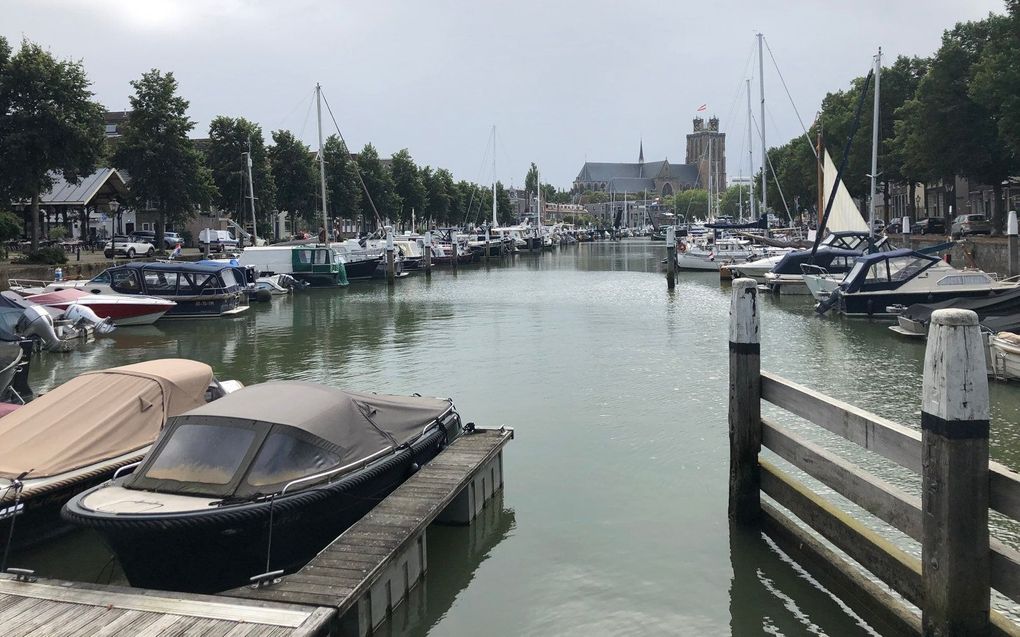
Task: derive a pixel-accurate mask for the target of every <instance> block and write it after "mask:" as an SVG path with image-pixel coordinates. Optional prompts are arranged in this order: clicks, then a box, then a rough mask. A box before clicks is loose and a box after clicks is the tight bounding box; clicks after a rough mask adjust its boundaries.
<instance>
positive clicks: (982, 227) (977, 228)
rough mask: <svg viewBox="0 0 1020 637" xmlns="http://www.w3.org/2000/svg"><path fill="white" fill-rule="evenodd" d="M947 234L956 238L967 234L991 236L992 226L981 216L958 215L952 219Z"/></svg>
mask: <svg viewBox="0 0 1020 637" xmlns="http://www.w3.org/2000/svg"><path fill="white" fill-rule="evenodd" d="M949 233H950V234H951V235H953V236H954V237H956V238H959V237H963V236H966V235H968V234H992V224H991V223H989V222H988V220H987V219H985V216H984V215H982V214H971V215H960V216H958V217H957V218H955V219H953V225H952V227H951V228H950V229H949Z"/></svg>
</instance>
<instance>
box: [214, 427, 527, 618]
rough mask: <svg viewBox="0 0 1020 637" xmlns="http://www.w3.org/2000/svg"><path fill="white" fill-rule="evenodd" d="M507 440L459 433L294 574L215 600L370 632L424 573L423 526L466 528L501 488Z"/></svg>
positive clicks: (501, 433) (503, 434)
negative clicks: (277, 606)
mask: <svg viewBox="0 0 1020 637" xmlns="http://www.w3.org/2000/svg"><path fill="white" fill-rule="evenodd" d="M512 438H513V430H510V429H500V430H476V431H475V432H474V433H466V434H465V435H463V436H461V437H460V438H458V439H457V440H456V441H454V442H453V444H451V445H450V446H449V447H448V448H447V449H446V450H444V451H443V452H442V453H440V454H439V455H438V456H436V458H434V459H433V460H432V461H431V462H429V463H428V464H426V465H425V466H424V467H422V468H421V470H419V471H418V472H417V473H416V474H415V475H413V476H412V477H411V478H409V479H408V480H407V481H406V482H404V484H402V485H401V486H399V487H398V488H397V489H396V490H395V491H394V492H393V493H392V494H390V495H389V496H388V497H387V498H386V499H385V500H383V501H382V502H380V503H379V504H378V505H376V507H375V508H374V509H372V510H371V511H370V512H369V513H368V514H367V515H366V516H365V517H364V518H362V519H361V520H360V521H358V522H357V523H356V524H355V525H354V526H352V527H351V528H349V529H348V530H347V531H345V532H344V533H343V534H342V535H341V536H340V537H338V538H337V539H336V540H334V541H333V543H332V544H330V545H329V546H327V547H326V548H325V549H323V550H322V551H321V552H320V553H319V554H318V555H317V556H316V557H315V558H314V559H312V561H311V562H309V563H308V564H307V565H305V567H304V568H302V569H301V570H300V571H298V572H297V573H294V574H292V575H288V576H285V577H284V578H283V581H281V582H280V583H278V584H274V585H272V586H268V587H264V588H252V587H244V588H238V589H234V590H230V591H226V592H224V593H221V595H224V596H230V597H235V598H244V599H248V600H261V601H266V602H276V603H279V602H284V603H290V604H300V605H303V606H307V607H322V608H328V609H331V610H333V611H335V612H336V624H335V625H334V626H333V633H331V634H336V635H345V636H346V635H353V636H358V637H361V636H364V635H367V634H369V633H371V632H372V630H373V629H374V628H375V627H377V626H379V624H381V623H382V622H383V620H385V619H386V618H387V617H388V616H389V615H390V613H391V612H392V611H393V609H394V608H395V607H396V606H397V605H399V604H400V603H401V602H402V601H403V600H404V598H405V597H406V596H407V594H408V592H410V590H411V589H412V588H413V587H414V586H415V585H416V584H417V583H418V582H419V581H420V580H421V578H422V577H423V576H424V575H425V573H426V571H427V570H428V560H427V556H426V536H427V533H426V531H427V529H428V527H429V525H430V524H432V523H433V522H435V521H439V522H443V523H450V524H470V523H471V521H472V520H474V518H475V516H476V515H478V513H480V512H481V511H482V508H483V507H484V506H485V503H486V502H487V501H488V500H489V499H490V498H491V497H492V496H493V495H494V494H495V493H497V492H498V491H499V490H500V489H501V488H502V486H503V447H504V446H506V444H507V443H508V442H509V441H510V440H511V439H512Z"/></svg>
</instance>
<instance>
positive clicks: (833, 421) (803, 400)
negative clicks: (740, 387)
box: [761, 371, 921, 474]
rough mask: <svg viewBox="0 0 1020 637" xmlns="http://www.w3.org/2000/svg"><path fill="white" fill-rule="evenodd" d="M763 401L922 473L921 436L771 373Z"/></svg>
mask: <svg viewBox="0 0 1020 637" xmlns="http://www.w3.org/2000/svg"><path fill="white" fill-rule="evenodd" d="M761 397H762V399H763V400H767V401H768V402H770V403H772V404H773V405H776V406H778V407H782V408H783V409H785V410H787V411H789V412H790V413H792V414H796V415H797V416H800V417H801V418H804V419H805V420H809V421H811V422H813V423H815V424H816V425H819V426H820V427H824V428H825V429H828V430H829V431H831V432H832V433H834V434H836V435H838V436H842V437H843V438H846V439H847V440H849V441H850V442H853V443H855V444H857V445H860V446H861V447H863V448H865V449H868V450H869V451H874V452H875V453H877V454H879V455H880V456H882V457H884V458H888V459H889V460H892V461H893V462H895V463H897V464H899V465H901V466H903V467H906V468H907V469H910V470H911V471H914V472H915V473H918V474H919V473H920V472H921V433H920V432H919V431H915V430H913V429H910V428H909V427H904V426H903V425H901V424H899V423H896V422H893V421H891V420H889V419H887V418H882V417H881V416H876V415H875V414H872V413H870V412H868V411H865V410H863V409H859V408H857V407H854V406H853V405H850V404H848V403H845V402H843V401H841V400H837V399H835V398H831V397H829V396H825V395H824V394H820V393H818V392H816V391H814V390H812V389H809V388H807V387H804V386H803V385H799V384H797V383H795V382H793V381H790V380H786V379H785V378H781V377H779V376H776V375H774V374H770V373H769V372H764V371H763V372H762V373H761Z"/></svg>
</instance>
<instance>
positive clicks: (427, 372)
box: [11, 239, 1020, 637]
mask: <svg viewBox="0 0 1020 637" xmlns="http://www.w3.org/2000/svg"><path fill="white" fill-rule="evenodd" d="M663 256H664V246H663V244H662V243H658V244H655V243H653V242H650V241H647V240H640V239H635V240H627V241H623V242H620V243H608V242H607V243H598V244H582V245H580V246H575V247H569V248H562V249H559V250H556V251H552V252H548V253H544V254H541V255H519V256H517V257H516V258H515V259H514V261H513V262H512V264H509V263H501V264H499V265H492V266H484V265H476V266H472V267H462V268H461V269H460V271H459V272H456V273H454V272H451V271H449V270H439V271H436V272H435V273H434V275H433V276H432V278H431V280H428V279H426V278H425V277H424V276H423V275H414V276H411V277H408V278H406V279H404V280H402V281H400V282H399V283H398V284H397V285H396V286H395V288H388V287H387V286H386V285H385V284H379V283H376V282H372V283H355V284H352V285H351V286H350V287H348V288H346V289H344V290H333V291H327V290H310V291H305V292H301V293H298V294H295V295H293V296H292V297H291V298H284V299H278V300H275V301H274V302H273V303H271V304H264V305H261V306H255V307H253V308H252V311H250V312H248V313H247V315H246V316H241V317H239V318H236V319H230V320H219V321H204V322H203V321H191V322H177V323H173V322H167V323H164V324H160V325H158V326H150V327H141V328H124V329H121V330H118V331H117V333H116V334H115V335H114V338H111V339H106V340H103V341H100V342H98V343H95V344H93V345H91V346H90V347H88V348H87V349H85V350H83V351H80V352H75V353H71V354H67V355H60V356H58V355H45V357H44V358H43V360H42V361H40V363H39V364H37V365H36V366H35V369H34V370H33V386H34V387H36V388H49V387H53V386H54V385H56V384H59V383H61V382H64V381H66V380H67V379H69V378H71V377H73V376H74V375H76V374H78V373H80V372H82V371H85V370H91V369H100V368H105V367H111V366H116V365H121V364H126V363H131V362H137V361H141V360H148V359H153V358H159V357H185V358H194V359H197V360H201V361H205V362H208V363H209V364H211V365H212V366H213V368H214V369H215V371H216V374H217V376H218V377H219V378H236V379H238V380H241V381H243V382H244V383H245V384H252V383H257V382H260V381H265V380H276V379H295V380H308V381H315V382H321V383H326V384H330V385H336V386H342V387H347V388H354V389H363V390H377V391H380V392H390V393H398V394H399V393H405V394H408V393H413V392H419V393H422V394H426V395H436V396H452V397H453V398H454V400H455V402H456V405H457V407H458V408H459V410H460V413H461V414H462V416H463V417H464V418H465V419H466V420H467V421H473V422H476V423H478V424H479V425H480V426H485V427H498V426H500V425H508V426H512V427H514V428H515V429H516V430H517V437H516V440H515V441H514V442H513V443H512V445H511V446H510V447H509V449H508V450H507V453H506V466H505V471H506V479H507V483H506V490H505V493H504V495H503V496H502V497H501V498H499V499H497V500H495V501H494V503H493V504H491V505H490V508H489V509H488V510H487V512H486V514H485V516H484V517H483V518H482V519H481V521H480V523H477V524H475V525H474V526H472V527H469V528H441V529H439V530H438V531H436V532H435V533H433V532H430V535H429V542H430V545H429V568H430V571H429V574H428V577H427V579H426V583H425V585H424V586H423V587H421V588H420V589H418V590H417V591H416V592H415V594H414V595H413V597H412V598H411V600H410V603H408V604H405V605H404V606H402V607H401V608H400V609H399V610H398V612H397V613H396V614H395V616H394V618H393V620H392V621H391V622H390V623H389V624H388V625H387V626H386V629H385V631H384V634H392V635H425V634H433V635H477V634H486V635H490V636H492V637H496V636H501V635H535V634H559V635H608V634H613V635H629V634H633V635H649V634H692V635H693V634H697V635H718V634H734V635H759V634H762V633H768V634H780V635H801V634H830V635H867V634H875V632H874V631H873V630H872V629H871V628H870V627H869V626H868V625H867V623H866V622H864V621H862V620H861V619H860V618H858V617H857V616H855V615H854V614H853V613H852V612H851V611H850V610H849V609H847V608H846V607H845V606H844V605H843V604H841V603H840V602H839V601H837V600H836V599H834V598H833V597H831V596H830V595H829V594H828V593H826V592H825V591H824V590H822V589H820V588H819V587H818V586H817V585H816V584H815V583H814V582H813V580H812V579H811V578H810V577H808V576H807V575H806V574H805V573H803V571H801V570H800V569H799V568H797V567H796V566H795V565H792V564H791V563H789V562H788V561H787V560H786V559H785V558H784V557H782V556H781V555H780V554H778V553H777V552H775V551H774V550H773V549H772V548H771V546H770V545H769V543H768V542H767V540H765V539H763V538H762V537H760V536H759V535H757V534H750V535H735V536H734V535H731V533H730V531H729V527H728V524H727V519H726V508H727V502H726V494H727V472H728V465H727V463H728V442H727V415H726V408H727V347H726V341H727V338H726V335H727V327H728V326H727V320H728V319H727V313H728V308H729V289H728V287H725V286H723V287H721V286H720V284H719V280H718V276H717V275H715V274H710V273H681V274H680V275H679V281H678V285H677V287H676V290H675V291H674V292H667V290H666V284H665V279H664V277H663V276H662V274H661V273H660V272H659V270H658V268H659V260H660V259H661V258H662V257H663ZM764 301H765V302H764V311H763V313H762V339H761V340H762V352H763V354H762V355H763V368H765V369H769V370H771V371H775V372H778V373H780V374H782V375H784V376H786V377H788V378H790V379H792V380H795V381H798V382H801V383H804V384H807V385H809V386H811V387H813V388H815V389H818V390H821V391H823V392H826V393H829V394H831V395H833V396H836V397H838V398H842V399H844V400H847V401H848V402H851V403H853V404H856V405H859V406H862V407H864V408H866V409H869V410H872V411H874V412H876V413H878V414H880V415H882V416H886V417H889V418H892V419H894V420H898V421H900V422H902V423H904V424H910V425H912V426H916V424H917V422H918V420H919V413H920V412H919V393H920V384H921V366H922V362H923V356H924V344H923V342H907V341H903V340H900V339H899V338H897V337H895V335H894V334H892V333H891V332H889V331H888V330H887V329H886V324H884V323H868V322H866V321H847V320H840V319H831V318H824V319H821V318H817V317H815V316H814V315H813V312H812V309H811V303H809V302H808V300H807V299H806V298H804V297H791V298H784V299H765V300H764ZM991 393H992V406H993V414H992V418H993V424H992V445H993V451H992V453H993V456H994V457H996V459H998V460H1000V461H1002V462H1005V463H1006V464H1008V465H1010V466H1013V467H1016V466H1020V439H1018V438H1020V425H1018V420H1020V419H1018V413H1017V411H1018V409H1020V390H1018V389H1017V387H1016V386H1008V385H1004V384H998V383H993V385H992V387H991ZM285 399H286V397H281V400H285ZM874 468H875V469H876V470H877V471H878V472H879V473H882V474H884V475H886V476H888V477H889V478H890V479H893V480H902V482H903V484H904V485H905V487H906V488H908V489H911V490H915V491H916V487H915V486H914V485H913V484H912V482H911V480H910V479H909V478H908V477H904V476H900V475H899V474H897V472H896V469H895V468H892V467H888V466H885V465H882V464H881V463H879V462H877V461H876V463H875V467H874ZM11 563H12V564H15V565H18V566H29V567H32V568H35V569H36V570H37V571H38V572H39V574H40V575H43V576H51V577H67V578H72V579H82V580H88V581H101V582H106V581H111V580H112V581H114V582H117V581H118V578H119V577H120V576H119V575H118V571H117V568H116V564H115V563H113V561H112V558H111V557H110V554H109V553H108V552H107V551H106V550H105V549H104V548H103V547H102V545H101V544H99V543H98V541H97V540H96V539H95V538H94V537H92V536H91V535H87V534H83V533H79V534H74V535H71V536H69V537H66V538H64V539H62V540H60V541H58V542H55V543H54V544H52V545H50V546H48V547H45V548H43V549H40V550H36V551H34V552H32V553H28V554H22V555H17V556H14V557H12V559H11Z"/></svg>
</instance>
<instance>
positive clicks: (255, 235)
mask: <svg viewBox="0 0 1020 637" xmlns="http://www.w3.org/2000/svg"><path fill="white" fill-rule="evenodd" d="M244 155H245V159H246V160H247V161H245V164H246V165H247V169H248V199H249V200H251V236H252V240H251V244H252V245H253V246H257V245H258V243H259V228H258V223H257V222H256V220H255V185H254V184H253V183H252V181H251V137H249V138H248V152H246V153H245V154H244Z"/></svg>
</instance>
